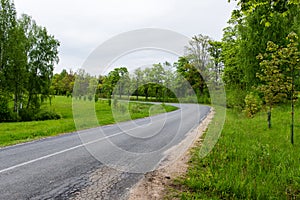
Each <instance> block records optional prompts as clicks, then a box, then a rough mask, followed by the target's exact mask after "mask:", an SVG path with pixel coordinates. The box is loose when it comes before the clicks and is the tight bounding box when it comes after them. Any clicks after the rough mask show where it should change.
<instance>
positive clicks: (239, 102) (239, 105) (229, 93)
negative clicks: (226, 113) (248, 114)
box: [226, 89, 247, 111]
mask: <svg viewBox="0 0 300 200" xmlns="http://www.w3.org/2000/svg"><path fill="white" fill-rule="evenodd" d="M246 95H247V92H246V91H245V90H241V89H226V106H227V108H233V109H235V110H239V111H242V110H243V109H244V108H245V97H246Z"/></svg>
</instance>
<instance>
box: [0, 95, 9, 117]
mask: <svg viewBox="0 0 300 200" xmlns="http://www.w3.org/2000/svg"><path fill="white" fill-rule="evenodd" d="M10 118H11V116H10V110H9V107H8V98H6V97H5V96H2V95H1V96H0V122H3V121H9V119H10Z"/></svg>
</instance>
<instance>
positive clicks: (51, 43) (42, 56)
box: [21, 15, 59, 109]
mask: <svg viewBox="0 0 300 200" xmlns="http://www.w3.org/2000/svg"><path fill="white" fill-rule="evenodd" d="M21 24H23V26H24V27H26V29H27V30H25V32H26V35H27V38H28V40H29V46H28V52H27V56H28V76H29V80H30V83H29V84H28V85H27V91H28V101H27V109H28V108H30V107H31V106H33V107H35V106H36V105H32V102H37V99H38V95H39V94H41V95H42V99H43V98H47V97H48V96H49V94H50V86H51V79H52V77H53V69H54V64H56V63H58V61H59V58H58V47H59V42H58V41H57V40H56V39H55V38H54V36H52V35H49V34H48V32H47V30H46V28H43V27H41V26H38V25H37V24H36V23H35V21H33V20H32V19H31V18H30V17H29V16H27V15H23V16H22V19H21Z"/></svg>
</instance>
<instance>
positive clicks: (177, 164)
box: [129, 111, 214, 200]
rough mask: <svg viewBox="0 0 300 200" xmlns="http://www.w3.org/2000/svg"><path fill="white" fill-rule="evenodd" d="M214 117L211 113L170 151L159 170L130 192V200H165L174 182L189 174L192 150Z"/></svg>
mask: <svg viewBox="0 0 300 200" xmlns="http://www.w3.org/2000/svg"><path fill="white" fill-rule="evenodd" d="M213 116H214V111H211V112H210V114H209V115H208V116H207V118H206V119H205V120H203V121H202V123H201V124H200V125H199V126H198V127H197V128H196V129H194V130H192V131H191V132H190V133H189V134H188V135H187V137H186V138H185V139H184V140H183V141H182V142H181V143H180V144H178V145H177V146H175V147H173V148H172V149H170V150H168V152H166V153H167V157H166V159H165V160H164V161H163V162H162V164H161V165H160V166H161V167H159V168H158V169H157V170H155V171H153V172H149V173H147V174H146V175H145V177H144V178H143V179H142V180H141V181H139V182H138V183H137V184H136V185H135V186H134V187H133V188H132V189H131V190H130V192H129V200H156V199H163V198H164V197H165V195H166V193H167V187H168V186H169V185H170V184H171V183H172V182H173V180H174V179H175V178H177V177H179V176H182V175H184V174H185V173H186V172H187V168H188V164H187V162H188V161H189V160H190V157H191V155H190V151H189V150H190V149H191V148H193V147H194V146H195V145H196V142H197V141H199V138H200V137H201V136H202V134H203V133H204V132H205V130H206V129H207V127H208V125H209V123H210V122H211V120H212V118H213Z"/></svg>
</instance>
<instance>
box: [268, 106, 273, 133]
mask: <svg viewBox="0 0 300 200" xmlns="http://www.w3.org/2000/svg"><path fill="white" fill-rule="evenodd" d="M271 110H272V108H271V107H270V109H269V111H268V127H269V128H271V127H272V124H271V117H272V113H271Z"/></svg>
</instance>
